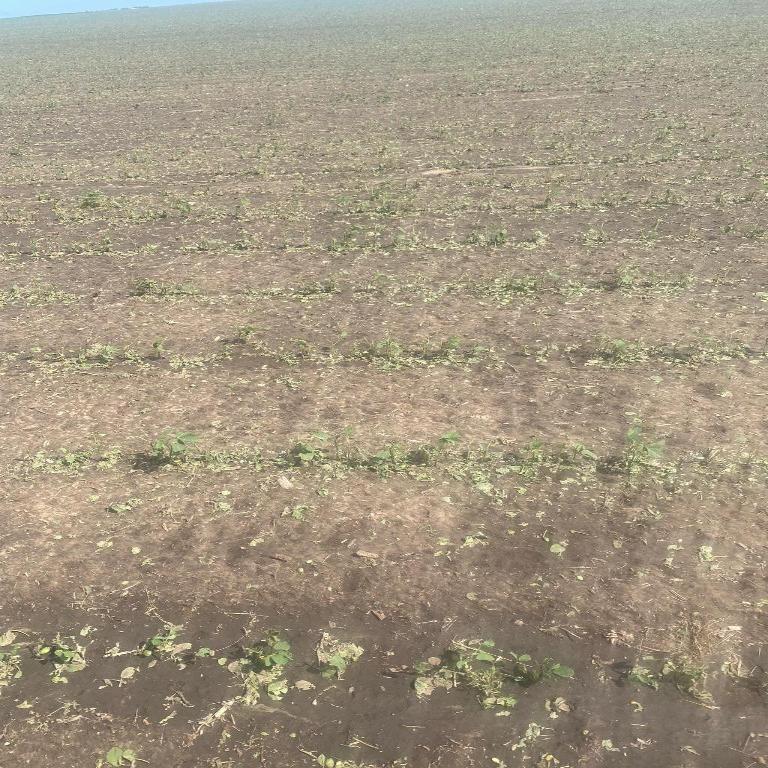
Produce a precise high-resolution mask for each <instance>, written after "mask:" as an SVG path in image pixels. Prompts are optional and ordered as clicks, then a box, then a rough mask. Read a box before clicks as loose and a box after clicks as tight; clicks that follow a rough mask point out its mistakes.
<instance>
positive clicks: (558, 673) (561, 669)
mask: <svg viewBox="0 0 768 768" xmlns="http://www.w3.org/2000/svg"><path fill="white" fill-rule="evenodd" d="M549 671H550V672H551V673H552V674H553V675H555V677H564V678H567V679H570V678H572V677H573V675H574V671H573V670H572V669H571V668H570V667H566V666H565V664H553V665H552V666H551V667H550V669H549Z"/></svg>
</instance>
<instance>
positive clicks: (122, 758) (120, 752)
mask: <svg viewBox="0 0 768 768" xmlns="http://www.w3.org/2000/svg"><path fill="white" fill-rule="evenodd" d="M137 759H138V758H137V757H136V753H135V752H134V751H133V750H132V749H128V748H127V747H112V749H110V750H109V752H107V754H106V760H107V765H111V766H113V767H114V768H125V766H130V768H134V766H135V765H136V761H137Z"/></svg>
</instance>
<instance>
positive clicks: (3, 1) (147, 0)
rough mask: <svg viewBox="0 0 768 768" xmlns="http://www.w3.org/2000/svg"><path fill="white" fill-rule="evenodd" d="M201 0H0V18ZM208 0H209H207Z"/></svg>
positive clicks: (197, 0) (174, 3) (187, 2)
mask: <svg viewBox="0 0 768 768" xmlns="http://www.w3.org/2000/svg"><path fill="white" fill-rule="evenodd" d="M201 1H202V0H0V19H7V18H12V17H14V16H37V15H39V14H42V13H77V12H78V11H108V10H110V9H112V8H130V7H132V6H133V7H136V6H148V5H151V6H160V5H187V4H189V3H191V2H201ZM209 1H210V0H209Z"/></svg>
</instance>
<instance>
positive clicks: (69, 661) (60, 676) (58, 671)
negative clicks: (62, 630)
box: [33, 635, 86, 683]
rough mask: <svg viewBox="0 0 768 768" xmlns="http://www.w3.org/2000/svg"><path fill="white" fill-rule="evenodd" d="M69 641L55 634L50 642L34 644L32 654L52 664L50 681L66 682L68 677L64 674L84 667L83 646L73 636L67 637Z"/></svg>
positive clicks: (78, 670)
mask: <svg viewBox="0 0 768 768" xmlns="http://www.w3.org/2000/svg"><path fill="white" fill-rule="evenodd" d="M69 640H70V641H71V642H70V643H66V642H64V640H63V639H62V638H61V637H60V636H59V635H56V638H55V639H54V640H53V642H51V643H44V644H40V645H37V646H35V648H34V651H33V652H34V655H35V657H36V658H37V659H39V660H40V661H42V662H44V663H49V664H52V665H53V670H52V671H51V681H52V682H54V683H68V682H69V678H67V676H66V675H68V674H71V673H72V672H80V671H81V670H83V669H85V667H86V661H85V647H84V646H82V645H79V644H78V643H77V642H75V640H74V638H69Z"/></svg>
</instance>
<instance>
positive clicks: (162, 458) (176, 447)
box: [150, 432, 199, 464]
mask: <svg viewBox="0 0 768 768" xmlns="http://www.w3.org/2000/svg"><path fill="white" fill-rule="evenodd" d="M198 440H199V438H198V437H197V435H195V434H193V433H192V432H177V433H166V434H164V435H161V436H160V437H158V438H157V439H156V440H155V441H154V442H153V443H152V445H151V448H150V455H151V456H152V458H153V459H154V460H155V461H157V462H160V463H164V464H177V463H179V462H181V461H183V459H184V458H185V457H186V456H187V454H188V453H189V449H190V448H191V447H192V446H193V445H195V444H196V443H197V442H198Z"/></svg>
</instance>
